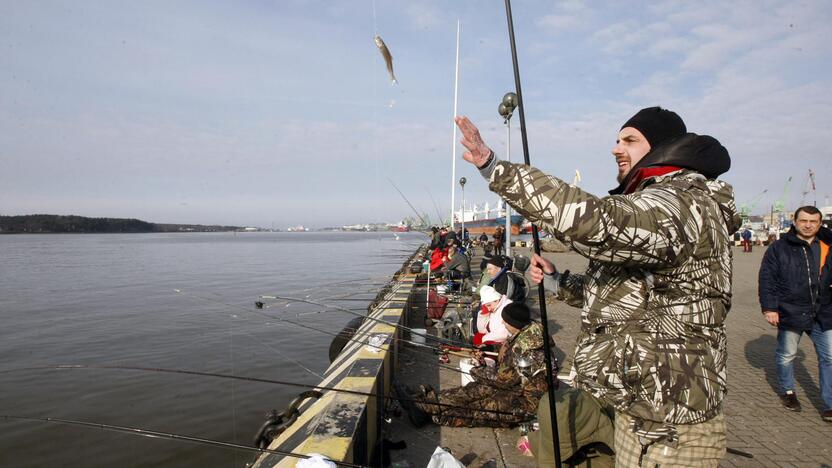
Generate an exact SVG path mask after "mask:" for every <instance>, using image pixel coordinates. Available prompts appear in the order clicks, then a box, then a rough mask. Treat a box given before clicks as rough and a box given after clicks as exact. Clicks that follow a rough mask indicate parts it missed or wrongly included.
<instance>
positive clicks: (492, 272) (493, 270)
mask: <svg viewBox="0 0 832 468" xmlns="http://www.w3.org/2000/svg"><path fill="white" fill-rule="evenodd" d="M500 270H501V268H500V267H498V266H497V265H492V264H490V263H488V264H486V265H485V271H486V272H487V273H488V276H490V277H492V278H494V277H495V276H497V273H499V272H500Z"/></svg>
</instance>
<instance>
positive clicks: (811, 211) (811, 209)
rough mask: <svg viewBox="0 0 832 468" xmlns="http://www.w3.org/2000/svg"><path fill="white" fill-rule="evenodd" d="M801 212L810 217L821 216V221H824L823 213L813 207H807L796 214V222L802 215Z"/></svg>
mask: <svg viewBox="0 0 832 468" xmlns="http://www.w3.org/2000/svg"><path fill="white" fill-rule="evenodd" d="M801 211H802V212H804V213H806V214H807V215H810V216H811V215H818V216H820V219H821V220H823V213H821V212H820V210H819V209H817V208H815V207H814V206H812V205H806V206H801V207H800V208H798V209H797V211H795V212H794V220H795V221H797V215H798V214H800V212H801Z"/></svg>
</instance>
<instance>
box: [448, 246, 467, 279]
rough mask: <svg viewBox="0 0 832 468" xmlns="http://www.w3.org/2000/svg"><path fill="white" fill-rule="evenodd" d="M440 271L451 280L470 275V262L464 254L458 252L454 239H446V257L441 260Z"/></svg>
mask: <svg viewBox="0 0 832 468" xmlns="http://www.w3.org/2000/svg"><path fill="white" fill-rule="evenodd" d="M441 271H442V272H443V273H444V274H445V277H446V278H448V279H452V280H465V279H467V278H470V277H471V264H470V262H469V261H468V257H466V256H465V254H462V253H460V250H459V249H458V248H457V245H456V241H455V240H453V239H448V249H447V257H446V260H445V261H444V262H442V268H441Z"/></svg>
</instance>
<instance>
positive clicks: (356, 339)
mask: <svg viewBox="0 0 832 468" xmlns="http://www.w3.org/2000/svg"><path fill="white" fill-rule="evenodd" d="M179 292H180V294H185V295H187V296H189V297H192V298H194V299H197V300H201V301H206V302H213V303H218V304H222V305H224V306H226V307H231V308H235V309H241V310H244V311H246V312H254V313H255V314H257V315H261V316H263V317H265V318H268V319H271V320H275V321H278V322H283V323H288V324H291V325H294V326H296V327H300V328H305V329H307V330H312V331H316V332H318V333H323V334H325V335H329V336H332V337H338V336H339V335H338V333H333V332H330V331H327V330H321V329H320V328H316V327H313V326H310V325H306V324H304V323H300V322H295V321H292V320H288V319H285V318H282V317H277V316H273V315H269V314H265V313H262V312H258V311H257V310H250V309H247V308H245V307H242V306H237V305H234V304H229V303H226V302H222V301H218V300H215V299H211V298H207V297H200V296H196V295H193V294H189V293H184V292H182V291H181V290H180V291H179ZM346 310H348V309H346ZM359 316H360V317H362V318H366V317H367V316H366V315H360V314H359ZM383 323H384V324H385V325H391V326H392V324H390V323H389V322H383ZM371 335H373V333H372V332H371V331H370V330H364V331H361V332H360V333H358V334H356V335H354V336H353V337H351V338H347V339H346V341H348V342H353V343H359V344H361V345H363V346H369V347H371V348H375V349H378V350H386V349H387V348H384V347H383V346H377V345H373V344H371V343H369V342H367V341H364V340H363V339H361V338H368V337H370V336H371ZM428 336H429V335H428ZM387 338H388V339H389V340H390V341H391V342H397V343H407V344H410V345H412V346H416V347H418V348H426V349H429V350H432V351H431V352H428V351H421V350H420V351H419V353H420V354H422V355H429V356H430V357H435V356H436V354H435V352H436V351H441V349H439V348H436V347H433V346H430V345H426V344H422V343H416V342H413V341H410V340H405V339H403V338H395V337H393V336H392V335H390V336H388V337H387ZM451 345H452V346H453V344H451ZM413 351H414V352H416V350H413ZM426 362H427V363H428V364H430V365H433V366H435V367H440V368H445V369H448V370H451V371H454V372H458V373H462V370H461V369H458V368H456V367H452V366H446V365H444V364H442V363H439V362H435V361H433V360H428V361H426Z"/></svg>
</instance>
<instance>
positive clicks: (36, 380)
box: [0, 232, 426, 467]
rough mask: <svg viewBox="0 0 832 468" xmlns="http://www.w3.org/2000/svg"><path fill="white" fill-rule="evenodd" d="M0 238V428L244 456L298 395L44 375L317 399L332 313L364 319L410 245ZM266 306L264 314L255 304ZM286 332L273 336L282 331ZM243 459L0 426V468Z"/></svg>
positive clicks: (242, 236)
mask: <svg viewBox="0 0 832 468" xmlns="http://www.w3.org/2000/svg"><path fill="white" fill-rule="evenodd" d="M399 237H400V239H398V240H397V239H396V237H395V236H394V235H393V234H392V233H386V232H379V233H330V232H307V233H168V234H96V235H92V234H87V235H58V234H52V235H5V236H0V415H7V414H13V415H24V416H35V417H52V418H66V419H74V420H82V421H89V422H96V423H106V424H115V425H123V426H128V427H134V428H142V429H150V430H155V431H162V432H169V433H175V434H183V435H188V436H195V437H201V438H206V439H215V440H221V441H226V442H233V443H238V444H243V445H252V438H253V436H254V434H255V432H256V431H257V429H258V428H259V427H260V425H261V424H262V423H263V421H264V418H265V415H266V413H267V411H269V410H271V409H278V410H282V409H283V407H285V405H286V404H288V402H289V401H291V399H292V398H294V397H295V396H296V395H297V394H298V393H299V392H301V391H303V389H300V388H292V387H285V386H280V385H274V384H263V383H251V382H243V381H239V380H228V379H216V378H208V377H199V376H188V375H180V374H165V373H157V372H140V371H125V370H100V369H99V370H90V369H77V370H54V369H46V370H43V369H42V370H20V369H24V368H31V367H38V366H44V365H55V364H87V365H102V364H104V365H122V366H139V367H154V368H155V367H159V368H169V369H185V370H195V371H201V372H214V373H223V374H233V375H240V376H250V377H258V378H267V379H277V380H286V381H292V382H300V383H307V384H312V385H314V384H316V383H317V382H318V381H319V380H320V378H319V376H318V375H316V374H323V371H324V370H325V369H326V367H327V366H328V364H329V360H328V348H329V344H330V341H331V339H332V337H331V336H328V335H326V334H324V333H322V332H316V331H312V330H308V329H304V328H300V327H297V326H294V325H291V324H288V323H286V321H285V320H286V319H288V320H297V321H302V322H303V323H305V324H307V325H309V326H313V327H315V328H320V329H322V330H326V331H329V332H331V333H337V332H338V331H340V330H341V328H342V327H343V326H344V325H345V324H346V323H347V322H348V321H349V320H350V319H351V318H352V316H351V315H349V314H348V313H344V312H337V311H334V310H332V309H325V308H323V307H319V306H314V305H310V304H305V303H301V302H286V301H276V300H269V299H260V296H263V295H265V296H270V295H271V296H291V297H295V298H299V299H304V300H310V301H315V302H322V303H326V304H334V305H337V306H339V307H347V308H352V309H356V312H359V313H360V312H361V311H362V310H365V309H366V307H367V305H368V304H369V302H370V301H371V300H372V299H373V298H374V297H375V295H376V292H377V290H378V289H379V288H380V287H381V284H382V283H384V282H386V281H387V280H389V279H390V277H391V275H392V274H393V273H394V272H395V271H397V270H398V268H399V267H400V265H401V264H402V262H403V261H404V260H405V259H406V258H407V257H408V256H409V255H410V254H411V253H412V252H413V251H415V250H416V248H417V246H418V245H421V244H422V243H424V242H425V240H426V237H425V236H423V235H422V234H419V233H401V234H399ZM258 300H261V301H262V302H264V307H263V308H262V309H257V308H256V307H255V302H256V301H258ZM281 319H282V320H281ZM254 458H255V456H254V455H253V454H252V453H251V452H246V451H241V450H229V449H224V448H216V447H208V446H203V445H195V444H192V443H186V442H181V441H171V440H161V439H152V438H145V437H137V436H133V435H127V434H122V433H117V432H113V431H105V430H101V429H89V428H80V427H74V426H66V425H61V424H53V423H33V422H23V421H10V420H4V419H2V418H0V466H3V467H5V466H14V467H28V466H31V467H44V466H63V467H96V466H102V467H104V466H106V467H112V466H119V467H132V466H135V467H138V466H156V467H189V466H193V467H197V466H199V467H204V466H240V467H242V466H245V464H246V463H247V462H250V461H252V460H253V459H254Z"/></svg>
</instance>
